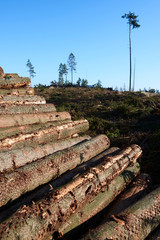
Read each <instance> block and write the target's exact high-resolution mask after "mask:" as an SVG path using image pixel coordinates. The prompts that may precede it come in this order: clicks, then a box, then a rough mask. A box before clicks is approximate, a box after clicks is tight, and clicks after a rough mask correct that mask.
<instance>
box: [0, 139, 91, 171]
mask: <svg viewBox="0 0 160 240" xmlns="http://www.w3.org/2000/svg"><path fill="white" fill-rule="evenodd" d="M89 139H90V137H87V136H84V137H77V138H70V139H65V140H59V141H56V142H55V143H50V144H44V145H38V146H37V147H24V148H21V149H15V150H10V151H6V152H1V153H0V172H1V173H4V172H6V171H7V172H9V171H13V169H16V168H19V167H22V166H24V165H25V164H27V163H31V162H34V161H36V160H37V159H40V158H43V157H45V156H48V155H50V154H53V153H54V152H57V151H60V150H63V149H65V148H68V147H71V146H73V145H75V144H77V143H80V142H82V141H84V140H89Z"/></svg>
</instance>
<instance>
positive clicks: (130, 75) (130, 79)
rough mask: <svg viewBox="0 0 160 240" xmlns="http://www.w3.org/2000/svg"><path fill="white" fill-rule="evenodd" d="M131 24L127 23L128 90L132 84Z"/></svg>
mask: <svg viewBox="0 0 160 240" xmlns="http://www.w3.org/2000/svg"><path fill="white" fill-rule="evenodd" d="M131 54H132V53H131V24H129V59H130V72H129V91H131V86H132V55H131Z"/></svg>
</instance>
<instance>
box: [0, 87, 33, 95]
mask: <svg viewBox="0 0 160 240" xmlns="http://www.w3.org/2000/svg"><path fill="white" fill-rule="evenodd" d="M9 94H10V95H34V88H32V87H23V88H17V89H0V96H1V95H9Z"/></svg>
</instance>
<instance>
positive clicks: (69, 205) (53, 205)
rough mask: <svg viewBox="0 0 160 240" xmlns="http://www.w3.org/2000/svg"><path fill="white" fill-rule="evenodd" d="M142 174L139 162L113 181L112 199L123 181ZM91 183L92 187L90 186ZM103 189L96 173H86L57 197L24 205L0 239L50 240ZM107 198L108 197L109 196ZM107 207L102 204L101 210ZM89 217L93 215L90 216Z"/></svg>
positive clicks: (6, 226) (81, 217) (62, 190)
mask: <svg viewBox="0 0 160 240" xmlns="http://www.w3.org/2000/svg"><path fill="white" fill-rule="evenodd" d="M131 171H132V173H131ZM138 171H139V164H137V163H136V164H135V165H134V166H133V167H131V168H129V171H126V172H125V173H124V174H123V176H121V177H120V178H118V180H117V181H116V182H113V185H112V182H110V183H109V184H107V186H108V187H109V188H110V192H109V193H110V196H109V198H110V200H111V199H113V198H114V191H115V189H116V183H117V184H118V185H119V186H120V184H119V181H120V180H121V183H122V182H123V184H124V185H126V182H127V181H130V179H131V178H132V177H133V176H134V175H135V174H136V173H137V172H138ZM129 173H130V174H129ZM126 180H127V181H126ZM87 182H88V185H86V183H87ZM111 185H112V187H111ZM88 187H89V188H88ZM121 188H122V187H120V189H121ZM102 189H103V188H102V186H101V184H100V181H99V180H98V178H96V176H94V179H93V175H92V172H89V173H86V174H84V175H83V176H82V177H79V178H77V179H75V181H73V182H72V183H70V184H68V185H66V186H65V187H62V188H61V189H59V190H58V191H57V192H56V193H55V194H50V196H48V197H47V198H46V199H44V200H41V201H40V202H38V203H37V204H32V205H31V206H28V207H26V206H24V207H23V208H22V209H20V210H19V211H18V212H17V213H15V214H13V216H12V217H11V218H9V219H8V220H6V221H5V222H4V223H2V224H1V229H2V230H1V232H0V237H1V239H2V240H5V239H12V240H14V239H16V237H17V238H18V239H19V240H21V239H23V240H26V239H27V240H29V239H47V237H48V236H51V235H52V233H53V232H54V231H55V230H58V229H59V228H60V226H61V224H63V223H64V222H66V221H67V219H68V218H70V217H71V215H73V214H74V213H75V212H78V211H81V209H82V207H83V206H84V205H85V204H86V201H89V200H91V199H92V200H93V199H94V198H95V197H96V196H97V194H98V193H99V192H101V191H102ZM117 194H118V188H117ZM106 195H107V196H108V194H106ZM100 199H101V201H102V202H103V204H104V200H103V199H104V198H103V197H102V196H101V197H100ZM106 201H107V200H106ZM108 201H109V200H108ZM90 204H92V202H90ZM90 204H88V207H87V208H86V209H87V211H88V212H89V213H91V215H92V211H93V210H94V209H93V208H90ZM103 204H101V206H100V208H101V207H102V205H103ZM100 208H99V209H100ZM89 209H90V210H89ZM96 210H97V211H98V202H96ZM96 210H95V212H96ZM95 212H94V213H95ZM89 217H90V215H88V218H89ZM79 219H80V221H81V222H83V221H84V218H83V216H79ZM78 224H79V223H78Z"/></svg>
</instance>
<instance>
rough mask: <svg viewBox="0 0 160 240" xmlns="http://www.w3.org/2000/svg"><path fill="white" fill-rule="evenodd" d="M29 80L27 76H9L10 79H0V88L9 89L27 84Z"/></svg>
mask: <svg viewBox="0 0 160 240" xmlns="http://www.w3.org/2000/svg"><path fill="white" fill-rule="evenodd" d="M30 83H31V80H30V79H29V78H21V77H19V78H11V79H0V88H3V89H10V88H18V87H24V86H29V85H30Z"/></svg>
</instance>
